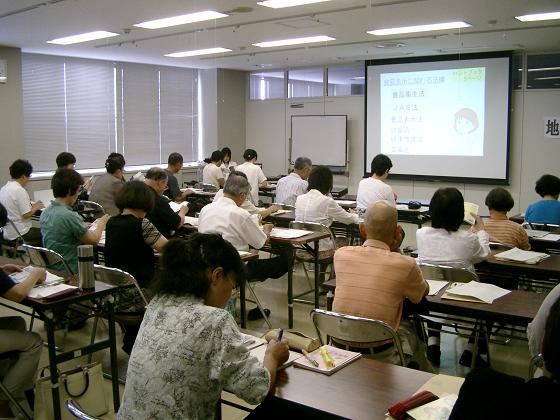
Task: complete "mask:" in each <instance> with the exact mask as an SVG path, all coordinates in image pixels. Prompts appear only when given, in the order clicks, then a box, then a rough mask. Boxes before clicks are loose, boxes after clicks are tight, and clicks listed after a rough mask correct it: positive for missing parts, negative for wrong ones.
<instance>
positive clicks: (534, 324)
mask: <svg viewBox="0 0 560 420" xmlns="http://www.w3.org/2000/svg"><path fill="white" fill-rule="evenodd" d="M558 299H560V284H557V285H556V286H555V287H554V289H552V290H551V291H550V292H549V294H548V295H547V296H546V297H545V298H544V300H543V302H542V304H541V307H540V308H539V310H538V311H537V314H536V315H535V318H534V319H533V320H532V321H531V323H530V324H529V325H528V326H527V339H528V341H529V352H530V353H531V356H536V355H537V354H539V353H540V352H541V347H542V339H543V337H544V327H545V325H546V319H547V318H548V314H549V313H550V308H551V307H552V305H554V303H555V302H556V301H557V300H558Z"/></svg>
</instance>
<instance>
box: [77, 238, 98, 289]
mask: <svg viewBox="0 0 560 420" xmlns="http://www.w3.org/2000/svg"><path fill="white" fill-rule="evenodd" d="M78 276H79V277H80V289H82V290H87V289H95V275H94V274H93V245H79V246H78Z"/></svg>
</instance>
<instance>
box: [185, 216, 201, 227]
mask: <svg viewBox="0 0 560 420" xmlns="http://www.w3.org/2000/svg"><path fill="white" fill-rule="evenodd" d="M185 224H186V225H191V226H198V217H191V216H185Z"/></svg>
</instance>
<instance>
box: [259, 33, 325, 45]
mask: <svg viewBox="0 0 560 420" xmlns="http://www.w3.org/2000/svg"><path fill="white" fill-rule="evenodd" d="M335 39H336V38H332V37H330V36H326V35H317V36H308V37H305V38H292V39H281V40H278V41H266V42H258V43H256V44H253V45H254V46H255V47H261V48H270V47H282V46H286V45H298V44H311V43H313V42H324V41H334V40H335Z"/></svg>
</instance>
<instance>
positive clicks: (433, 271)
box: [418, 263, 479, 283]
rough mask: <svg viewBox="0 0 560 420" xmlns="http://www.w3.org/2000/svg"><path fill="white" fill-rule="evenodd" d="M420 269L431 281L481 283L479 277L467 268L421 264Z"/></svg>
mask: <svg viewBox="0 0 560 420" xmlns="http://www.w3.org/2000/svg"><path fill="white" fill-rule="evenodd" d="M418 267H419V268H420V270H421V271H422V276H423V277H424V278H425V279H430V280H445V281H449V282H455V283H468V282H470V281H479V279H478V275H477V274H476V273H475V272H473V271H470V270H468V269H466V268H462V267H449V266H446V265H437V264H428V263H419V264H418Z"/></svg>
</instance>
